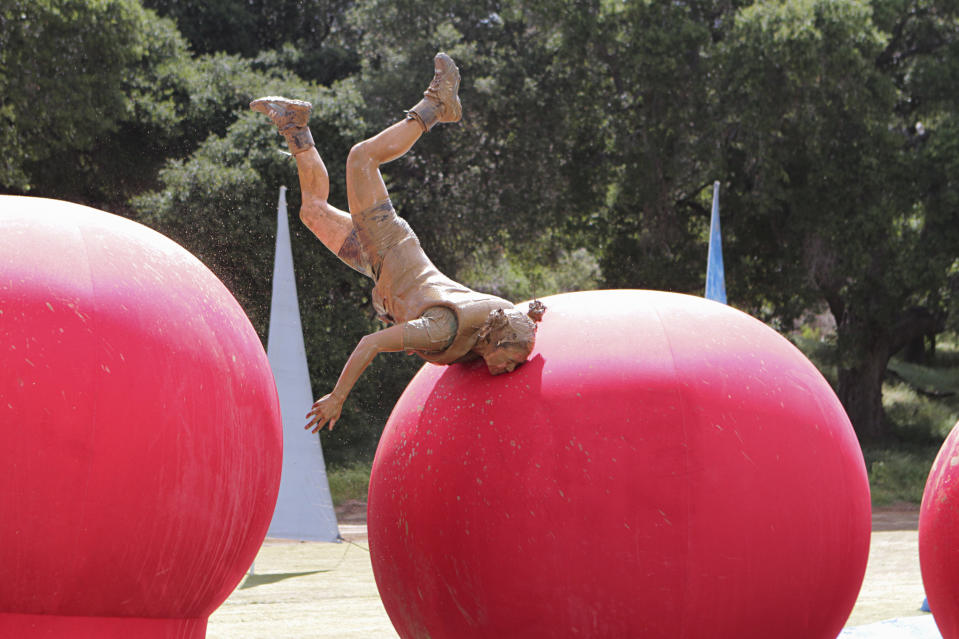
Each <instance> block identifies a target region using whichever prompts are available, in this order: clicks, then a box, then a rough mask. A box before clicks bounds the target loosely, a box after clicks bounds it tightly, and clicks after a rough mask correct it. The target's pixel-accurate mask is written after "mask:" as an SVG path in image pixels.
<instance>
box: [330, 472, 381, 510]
mask: <svg viewBox="0 0 959 639" xmlns="http://www.w3.org/2000/svg"><path fill="white" fill-rule="evenodd" d="M372 467H373V464H372V462H357V463H354V464H351V465H349V466H334V467H331V468H328V469H327V470H326V479H327V480H328V481H329V482H330V496H331V497H332V498H333V505H334V506H339V505H341V504H343V503H344V502H347V501H349V500H351V499H355V500H357V501H366V493H367V490H368V489H369V486H370V470H371V468H372Z"/></svg>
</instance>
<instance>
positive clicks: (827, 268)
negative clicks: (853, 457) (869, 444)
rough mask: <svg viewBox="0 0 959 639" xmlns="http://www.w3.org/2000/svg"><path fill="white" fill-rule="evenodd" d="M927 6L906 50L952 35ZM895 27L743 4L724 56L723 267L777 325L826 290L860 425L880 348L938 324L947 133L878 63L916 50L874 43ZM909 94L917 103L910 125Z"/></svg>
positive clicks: (842, 390) (945, 243)
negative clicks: (915, 40) (929, 26)
mask: <svg viewBox="0 0 959 639" xmlns="http://www.w3.org/2000/svg"><path fill="white" fill-rule="evenodd" d="M893 4H894V3H889V4H888V5H887V6H885V7H882V8H883V9H884V10H885V11H887V12H889V11H893V9H895V7H894V6H893ZM895 4H899V3H895ZM901 9H902V10H903V11H907V12H908V10H909V9H908V8H907V7H904V6H903V7H901ZM893 13H894V12H893ZM899 18H901V19H902V20H904V21H905V23H906V24H908V23H909V19H908V18H907V17H906V16H905V15H901V16H899ZM899 18H897V19H899ZM893 19H894V18H893V17H892V16H887V18H886V22H887V24H888V23H889V21H890V20H893ZM937 20H938V21H944V22H942V24H940V28H939V29H938V31H937V32H936V36H935V37H932V38H931V39H929V38H930V34H929V33H928V32H927V33H926V34H925V38H926V39H924V40H923V44H922V45H921V46H919V47H918V49H915V50H913V49H912V48H910V50H912V51H913V53H911V54H910V55H917V56H919V53H918V51H926V52H927V53H926V54H925V55H929V52H932V51H938V52H939V55H943V54H944V53H945V51H944V50H943V49H942V47H944V46H945V42H947V41H948V40H949V39H950V38H952V36H951V35H949V38H945V39H943V40H942V41H939V37H940V36H944V35H947V34H950V33H952V32H954V26H955V25H954V18H947V19H944V18H943V17H942V16H939V18H937ZM950 22H952V23H953V24H952V26H949V27H948V28H944V27H945V25H946V24H948V23H950ZM917 37H918V36H917ZM895 41H896V36H895V34H892V35H890V34H889V33H886V32H883V31H882V30H881V28H880V26H879V25H878V24H877V23H876V21H874V20H873V11H872V9H871V7H870V6H869V5H868V4H867V3H864V2H856V1H842V2H832V1H820V0H805V1H802V2H792V3H784V4H778V3H776V4H772V3H770V4H757V5H754V6H752V7H749V8H747V9H744V10H743V11H741V12H740V13H739V15H738V16H737V20H736V26H735V29H734V30H733V32H732V34H731V37H730V38H729V40H728V42H727V46H726V51H725V55H726V57H725V61H724V67H725V70H726V73H725V75H724V79H723V85H724V86H725V87H726V90H724V91H723V93H722V100H723V104H724V107H725V108H724V109H723V112H724V113H725V119H724V121H725V124H724V126H725V138H724V140H723V159H724V162H725V174H726V176H727V180H728V184H727V195H726V197H725V202H726V205H725V207H724V210H725V211H726V212H727V215H726V219H725V220H724V231H725V232H726V233H727V234H728V235H727V238H725V240H724V241H725V245H724V249H725V250H726V259H727V261H726V265H727V270H728V271H730V274H729V281H731V282H736V284H735V287H736V288H735V290H736V291H737V292H736V293H735V295H739V296H744V295H743V293H745V294H746V295H745V296H744V297H746V298H747V299H750V301H751V302H752V305H753V306H754V307H755V308H758V309H762V310H763V311H764V314H765V315H766V318H767V319H771V318H775V319H777V320H778V321H779V322H781V323H782V324H783V325H785V326H788V325H790V323H791V321H792V320H793V319H795V318H796V317H797V316H798V315H799V314H800V313H801V312H802V310H803V309H807V308H810V307H812V306H814V305H815V304H816V303H817V302H818V301H820V300H822V301H824V302H825V303H826V304H827V305H828V308H829V310H830V311H831V312H832V314H833V316H834V317H835V319H836V323H837V327H838V328H837V331H838V349H839V379H838V394H839V398H840V400H841V401H842V402H843V405H844V406H845V408H846V411H847V412H848V414H849V416H850V419H851V420H852V422H853V424H854V426H855V427H856V430H857V432H858V433H859V435H860V437H861V438H864V439H870V438H876V437H880V436H883V435H884V433H885V432H886V431H885V425H884V421H883V413H882V402H881V397H882V396H881V393H882V379H883V376H884V373H885V370H886V365H887V363H888V361H889V358H890V357H891V356H892V354H894V353H895V352H896V351H897V350H899V349H900V348H902V347H903V346H904V345H905V344H906V343H907V342H908V341H909V339H911V338H912V337H914V336H915V335H917V334H923V333H927V332H935V331H937V330H941V326H942V325H941V321H942V319H943V314H942V303H943V301H944V295H945V292H944V284H945V280H944V276H945V272H946V270H947V268H948V266H949V264H951V263H952V261H953V260H954V259H955V256H956V247H957V246H959V244H957V243H956V233H955V228H956V226H957V225H959V217H957V209H956V207H955V206H952V205H951V204H952V203H954V201H953V202H952V203H950V204H947V205H945V206H943V204H945V202H946V201H948V200H950V199H952V198H954V197H955V188H954V183H953V182H951V179H950V178H949V177H947V176H946V175H945V174H944V173H943V172H942V169H943V168H944V166H949V165H950V164H951V163H952V162H954V161H955V159H954V158H955V155H954V154H953V153H952V151H947V152H945V153H943V151H945V148H944V147H946V148H951V149H953V150H954V149H955V146H954V145H955V143H956V141H957V140H956V138H955V131H954V130H953V127H952V126H951V124H950V121H951V117H950V116H948V115H947V114H946V113H944V112H943V111H940V110H939V109H941V108H942V107H941V106H940V107H939V108H935V107H932V105H929V104H928V103H927V102H926V101H925V100H924V99H923V96H922V93H923V91H922V90H921V89H920V88H919V87H916V86H913V87H910V86H909V82H910V81H909V80H907V79H906V78H907V77H908V76H909V74H908V73H903V70H902V69H898V70H896V72H891V67H890V66H889V64H888V63H887V62H886V61H887V59H890V58H894V59H897V60H898V61H899V62H898V63H897V64H908V65H910V66H913V65H920V67H921V66H922V65H923V64H925V62H921V61H920V58H919V57H917V58H916V60H915V61H912V62H906V61H905V60H904V59H903V57H902V56H899V55H897V54H896V53H894V52H890V47H893V49H895V48H896V45H894V43H895ZM935 42H938V44H934V43H935ZM916 69H917V67H915V66H913V70H916ZM913 101H919V102H921V103H924V104H926V105H927V106H926V107H925V108H932V109H933V112H932V113H930V118H929V120H928V122H929V125H923V127H922V129H923V132H919V131H918V130H917V127H916V125H915V120H913V119H912V118H913V117H915V114H914V113H910V111H912V109H911V108H909V106H908V105H909V104H910V103H911V102H913ZM949 106H950V107H952V108H954V107H953V106H952V105H949ZM927 136H928V137H927ZM947 158H948V159H947ZM936 165H938V166H936ZM944 198H946V199H945V200H944ZM743 289H745V291H744V290H743Z"/></svg>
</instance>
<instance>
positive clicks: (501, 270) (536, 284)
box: [459, 249, 601, 300]
mask: <svg viewBox="0 0 959 639" xmlns="http://www.w3.org/2000/svg"><path fill="white" fill-rule="evenodd" d="M600 277H601V273H600V268H599V263H598V262H597V261H596V258H595V257H594V256H593V255H592V254H590V253H589V251H587V250H586V249H577V250H575V251H572V252H569V251H564V250H561V251H559V255H558V256H557V257H556V258H555V259H554V260H552V261H551V262H550V263H548V264H547V265H542V264H536V263H534V264H528V263H524V262H522V261H521V260H519V259H517V258H516V257H515V256H513V255H510V254H508V253H507V252H506V251H504V250H502V249H500V250H496V249H486V250H482V251H479V252H477V253H474V254H473V255H472V256H471V258H470V259H469V261H468V262H467V263H466V265H465V266H464V267H463V269H462V270H461V271H460V272H459V279H460V280H461V281H463V282H466V283H468V284H469V286H470V287H471V288H474V289H476V290H479V291H484V292H487V293H492V294H493V295H498V296H500V297H503V298H505V299H511V300H529V299H533V298H536V297H546V296H547V295H554V294H556V293H566V292H570V291H587V290H593V289H596V288H598V285H599V281H600Z"/></svg>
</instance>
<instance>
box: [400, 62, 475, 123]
mask: <svg viewBox="0 0 959 639" xmlns="http://www.w3.org/2000/svg"><path fill="white" fill-rule="evenodd" d="M433 69H434V71H433V81H432V82H430V86H429V87H428V88H427V89H426V91H424V92H423V99H422V100H420V101H419V103H417V105H416V106H414V107H413V108H412V109H410V110H409V111H407V113H406V117H407V119H410V120H416V121H417V122H419V124H420V126H422V127H423V130H424V131H429V130H430V129H432V128H433V126H434V125H435V124H436V123H437V122H459V120H460V118H461V117H462V116H463V107H462V105H461V104H460V98H459V95H458V93H459V88H460V70H459V69H457V68H456V64H454V63H453V59H452V58H450V57H449V56H448V55H446V54H445V53H437V54H436V57H435V58H433Z"/></svg>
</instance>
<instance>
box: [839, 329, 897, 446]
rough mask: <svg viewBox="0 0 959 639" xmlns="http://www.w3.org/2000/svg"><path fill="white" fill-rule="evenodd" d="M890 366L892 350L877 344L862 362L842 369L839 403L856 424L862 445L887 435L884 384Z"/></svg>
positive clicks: (865, 354) (840, 373)
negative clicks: (887, 368) (883, 398)
mask: <svg viewBox="0 0 959 639" xmlns="http://www.w3.org/2000/svg"><path fill="white" fill-rule="evenodd" d="M888 363H889V349H888V348H887V347H885V346H884V345H883V344H880V343H876V344H873V345H872V348H871V349H870V350H869V351H868V352H867V353H864V354H863V356H862V359H861V360H860V361H859V362H857V363H856V364H855V365H853V366H850V367H848V368H847V367H842V366H840V368H839V389H838V395H839V401H841V402H842V405H843V407H844V408H845V409H846V414H847V415H849V420H850V421H851V422H852V425H853V428H855V429H856V434H857V435H858V436H859V441H860V442H863V441H874V440H877V439H881V438H882V437H883V436H884V435H886V432H885V428H884V415H885V414H884V412H883V408H882V380H883V377H884V376H885V373H886V365H887V364H888Z"/></svg>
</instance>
